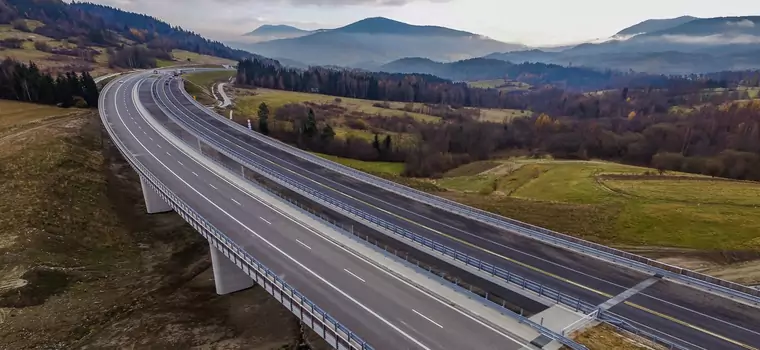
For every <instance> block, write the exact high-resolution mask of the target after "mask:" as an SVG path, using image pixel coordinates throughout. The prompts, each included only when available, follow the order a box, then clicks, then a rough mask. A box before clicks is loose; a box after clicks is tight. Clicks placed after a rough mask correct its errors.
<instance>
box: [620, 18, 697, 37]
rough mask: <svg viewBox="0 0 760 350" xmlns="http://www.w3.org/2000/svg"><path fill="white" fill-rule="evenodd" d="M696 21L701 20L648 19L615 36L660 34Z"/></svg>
mask: <svg viewBox="0 0 760 350" xmlns="http://www.w3.org/2000/svg"><path fill="white" fill-rule="evenodd" d="M696 19H699V18H697V17H692V16H681V17H676V18H665V19H648V20H646V21H643V22H640V23H638V24H635V25H632V26H630V27H628V28H625V29H623V30H621V31H619V32H618V33H617V34H615V36H620V37H626V36H630V35H637V34H644V33H652V32H658V31H661V30H667V29H670V28H675V27H678V26H680V25H682V24H685V23H689V22H691V21H693V20H696Z"/></svg>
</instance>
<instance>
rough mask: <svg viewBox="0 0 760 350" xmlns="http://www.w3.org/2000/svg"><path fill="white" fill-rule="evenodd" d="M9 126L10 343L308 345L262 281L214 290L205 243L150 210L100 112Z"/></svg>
mask: <svg viewBox="0 0 760 350" xmlns="http://www.w3.org/2000/svg"><path fill="white" fill-rule="evenodd" d="M0 103H3V104H4V105H3V106H6V105H5V104H13V103H12V102H7V101H0ZM72 112H74V113H72ZM11 118H16V119H15V120H14V121H10V120H11ZM0 129H2V130H5V131H6V132H5V133H4V134H3V135H4V136H3V138H2V139H0V225H2V227H3V230H0V266H1V267H0V349H27V348H93V349H94V348H104V347H106V348H146V347H151V348H189V347H196V346H199V347H206V348H208V347H214V348H218V347H224V348H246V349H273V348H278V349H296V348H299V347H300V346H301V344H302V343H303V341H304V340H303V336H302V331H301V326H300V324H299V323H298V321H297V319H295V318H294V317H293V316H292V315H290V314H289V313H288V312H287V311H286V310H285V309H284V308H283V307H281V306H280V305H279V304H278V303H277V302H276V301H275V300H274V299H273V298H271V297H269V295H268V294H267V293H266V292H265V291H263V290H262V289H260V288H257V287H254V288H252V289H249V290H247V291H243V292H240V293H236V294H234V295H231V296H217V295H216V293H215V290H214V286H213V279H212V277H211V275H210V273H209V267H210V262H209V259H208V245H207V243H206V242H205V241H204V240H203V239H202V237H201V236H200V235H198V234H197V233H195V232H194V231H193V230H192V229H191V228H190V227H188V225H186V224H185V223H184V221H182V219H181V218H179V217H178V216H177V215H176V214H174V213H167V214H160V215H147V214H145V208H144V204H143V202H142V194H141V192H140V186H139V180H138V178H137V175H136V174H135V173H134V171H133V170H132V169H131V168H130V167H129V166H128V165H127V164H126V163H125V162H124V161H123V159H122V158H121V156H120V155H119V154H118V151H116V150H115V148H114V147H113V146H112V145H111V144H110V140H108V138H107V136H105V135H104V134H103V131H102V127H101V125H100V122H99V118H98V116H97V114H96V113H95V112H92V111H84V112H82V111H78V112H77V111H74V110H57V109H48V110H46V111H45V112H44V113H43V112H40V113H39V114H38V115H36V116H35V117H29V118H19V117H18V116H17V115H16V114H15V113H14V114H13V115H12V116H9V115H8V114H6V113H0ZM2 130H0V131H2ZM8 130H12V131H8ZM306 336H307V337H308V338H310V339H311V340H312V341H313V342H312V343H316V344H322V343H320V342H318V341H316V340H314V338H315V336H314V334H313V333H307V334H306ZM319 346H322V345H319Z"/></svg>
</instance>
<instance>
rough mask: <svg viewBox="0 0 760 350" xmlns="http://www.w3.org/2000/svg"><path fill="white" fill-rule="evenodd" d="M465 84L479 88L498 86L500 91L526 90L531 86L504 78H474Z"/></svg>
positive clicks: (494, 87)
mask: <svg viewBox="0 0 760 350" xmlns="http://www.w3.org/2000/svg"><path fill="white" fill-rule="evenodd" d="M467 85H469V86H471V87H474V88H480V89H496V88H497V87H498V89H499V90H500V91H517V90H528V89H530V88H531V86H530V84H526V83H522V82H519V81H508V80H504V79H492V80H476V81H470V82H467ZM504 85H506V86H504ZM499 86H501V87H499Z"/></svg>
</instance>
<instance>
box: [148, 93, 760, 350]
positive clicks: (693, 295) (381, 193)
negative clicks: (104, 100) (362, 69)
mask: <svg viewBox="0 0 760 350" xmlns="http://www.w3.org/2000/svg"><path fill="white" fill-rule="evenodd" d="M155 90H156V91H155V92H156V95H157V96H158V97H157V98H154V97H148V96H147V95H146V97H145V101H153V102H154V103H158V104H161V105H162V106H164V107H165V108H166V109H167V110H169V111H171V113H172V114H174V115H175V116H176V117H177V118H179V119H181V120H182V121H183V122H185V123H189V124H192V125H193V127H194V128H197V129H199V130H202V131H203V133H204V136H205V137H209V138H213V139H214V140H215V141H217V142H219V143H221V144H224V145H225V146H227V147H229V148H231V149H234V150H236V151H238V152H239V153H241V154H245V155H246V156H247V160H249V161H250V162H255V163H259V164H262V165H264V166H266V167H269V168H272V169H276V170H277V171H279V172H280V173H281V174H283V175H285V176H288V177H289V178H290V179H292V180H295V181H297V182H299V183H301V184H302V185H304V186H309V187H312V188H314V189H316V190H318V191H321V192H323V193H327V194H329V195H330V196H332V197H333V198H336V199H339V200H341V201H343V202H344V203H349V204H350V205H352V206H353V207H355V208H359V209H361V210H363V211H365V212H368V213H371V214H372V215H375V216H376V217H379V218H382V219H383V220H386V221H389V222H391V223H394V224H396V225H398V226H401V227H404V228H406V229H408V230H410V231H412V232H414V233H416V234H419V235H422V236H425V237H427V238H430V239H433V240H436V241H438V242H440V243H443V244H445V245H447V246H449V247H452V248H455V249H457V250H459V251H461V252H464V253H466V254H468V255H471V256H475V257H477V258H479V259H481V260H483V261H485V262H488V263H491V264H494V265H497V266H501V267H503V268H505V269H507V270H509V271H511V272H514V273H517V274H519V275H521V276H524V277H527V278H529V279H531V280H533V281H536V282H539V283H542V284H544V285H546V286H549V287H551V288H553V289H555V290H558V291H561V292H562V293H566V294H568V295H571V296H574V297H578V298H580V299H582V300H584V301H586V302H589V303H592V304H595V305H600V304H602V303H604V302H605V301H607V300H609V299H610V298H612V297H614V296H615V295H618V294H620V293H622V292H624V291H626V290H627V289H629V288H632V287H634V286H636V285H637V284H638V283H640V282H642V281H645V280H647V279H648V278H650V277H652V276H649V275H646V274H643V273H640V272H638V271H634V270H631V269H628V268H624V267H621V266H618V265H614V264H608V263H606V262H603V261H601V260H597V259H595V258H591V257H588V256H585V255H582V254H579V253H575V252H572V251H569V250H564V249H561V248H557V247H553V246H549V245H546V244H543V243H540V242H538V241H535V240H532V239H529V238H525V237H523V236H520V235H518V234H515V233H513V232H509V231H504V230H498V229H495V228H494V227H491V226H488V225H486V224H483V223H480V222H478V221H475V220H472V219H469V218H466V217H462V216H457V215H452V214H451V213H449V212H446V211H444V210H441V209H438V208H435V207H432V206H429V205H426V204H423V203H419V202H416V201H413V200H410V199H408V198H406V197H401V196H399V195H397V194H394V193H392V192H389V191H386V190H383V189H381V188H379V187H375V186H373V185H370V184H367V183H364V182H361V181H358V180H356V179H353V178H349V177H347V176H344V175H341V174H338V173H336V172H334V171H331V170H329V169H325V168H323V167H321V166H319V165H316V164H313V163H310V162H308V161H306V160H303V159H301V158H299V157H296V156H293V155H291V154H289V153H287V152H285V151H283V150H280V149H277V148H275V147H272V146H270V145H268V144H266V143H263V142H261V141H259V140H257V139H256V138H254V137H251V136H250V135H246V134H245V133H243V132H241V131H239V130H236V129H234V128H232V127H230V126H229V125H227V124H226V123H225V122H223V121H221V120H219V119H218V118H217V117H216V116H213V115H212V114H211V113H209V111H207V110H205V109H202V108H199V107H198V106H197V105H196V104H194V103H193V101H189V100H188V99H187V98H186V97H185V95H184V94H183V92H182V91H181V87H180V85H179V84H177V83H176V81H169V82H167V81H162V82H160V83H159V84H157V85H156V86H155ZM141 99H142V97H141ZM610 311H612V312H614V313H615V314H617V315H618V316H620V317H621V318H624V319H626V320H628V322H630V323H633V324H637V325H638V326H640V327H642V328H644V329H648V330H650V331H651V332H654V333H655V334H658V335H660V336H664V337H668V338H669V339H671V340H672V341H675V342H678V343H680V344H683V345H685V346H687V347H689V348H695V349H700V348H704V349H719V350H723V349H759V348H760V309H758V308H757V307H751V306H748V305H745V304H742V303H739V302H736V301H733V300H730V299H727V298H723V297H720V296H716V295H713V294H711V293H708V292H705V291H703V290H701V289H696V288H691V287H687V286H685V285H682V284H679V283H676V282H672V281H667V280H660V281H657V282H656V283H654V284H652V285H651V286H648V287H646V288H645V289H644V290H642V291H641V292H639V293H637V294H635V295H633V296H632V297H631V298H630V299H628V300H627V301H626V302H624V303H620V304H618V305H615V306H613V307H612V308H611V309H610Z"/></svg>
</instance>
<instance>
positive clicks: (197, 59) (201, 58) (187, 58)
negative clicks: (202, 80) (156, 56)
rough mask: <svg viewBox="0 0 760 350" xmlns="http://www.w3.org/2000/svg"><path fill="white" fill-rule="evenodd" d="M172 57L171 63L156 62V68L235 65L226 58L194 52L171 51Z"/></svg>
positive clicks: (234, 62)
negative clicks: (190, 65)
mask: <svg viewBox="0 0 760 350" xmlns="http://www.w3.org/2000/svg"><path fill="white" fill-rule="evenodd" d="M172 57H173V58H174V60H173V61H167V60H158V62H157V64H158V66H159V67H166V66H172V65H183V64H214V65H222V64H226V65H235V64H237V62H236V61H233V60H229V59H226V58H221V57H214V56H209V55H201V54H197V53H195V52H190V51H185V50H172Z"/></svg>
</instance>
